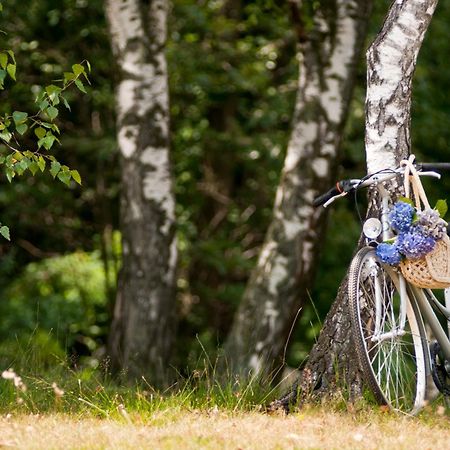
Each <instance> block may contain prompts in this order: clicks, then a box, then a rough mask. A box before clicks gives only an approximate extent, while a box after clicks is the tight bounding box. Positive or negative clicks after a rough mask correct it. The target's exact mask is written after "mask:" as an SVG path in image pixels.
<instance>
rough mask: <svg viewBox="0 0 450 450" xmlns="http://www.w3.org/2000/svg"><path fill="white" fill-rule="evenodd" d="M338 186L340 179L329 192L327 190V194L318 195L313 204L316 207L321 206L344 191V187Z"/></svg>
mask: <svg viewBox="0 0 450 450" xmlns="http://www.w3.org/2000/svg"><path fill="white" fill-rule="evenodd" d="M338 186H340V181H338V182H337V183H336V186H335V187H333V188H331V189H330V190H329V191H328V192H325V194H322V195H319V196H318V197H316V198H315V199H314V201H313V206H315V207H317V206H321V205H323V204H324V203H326V202H327V201H328V200H330V199H331V198H333V197H335V196H336V195H339V194H340V193H342V192H343V191H342V189H340V187H339V188H338Z"/></svg>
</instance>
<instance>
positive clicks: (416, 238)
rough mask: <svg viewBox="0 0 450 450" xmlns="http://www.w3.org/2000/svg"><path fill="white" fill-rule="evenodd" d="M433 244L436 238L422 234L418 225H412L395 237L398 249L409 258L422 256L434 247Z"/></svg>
mask: <svg viewBox="0 0 450 450" xmlns="http://www.w3.org/2000/svg"><path fill="white" fill-rule="evenodd" d="M435 244H436V240H435V239H433V238H432V237H431V236H426V235H424V234H422V233H421V230H420V227H412V228H411V229H410V231H408V232H406V233H401V234H400V235H399V237H398V239H397V247H398V250H399V251H400V253H402V254H403V255H405V256H406V257H407V258H409V259H419V258H423V257H424V256H425V255H426V254H427V253H430V252H431V250H433V249H434V246H435Z"/></svg>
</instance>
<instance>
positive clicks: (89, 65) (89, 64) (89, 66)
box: [86, 60, 91, 73]
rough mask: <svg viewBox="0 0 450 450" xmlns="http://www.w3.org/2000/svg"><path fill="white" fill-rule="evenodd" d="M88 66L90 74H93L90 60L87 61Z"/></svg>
mask: <svg viewBox="0 0 450 450" xmlns="http://www.w3.org/2000/svg"><path fill="white" fill-rule="evenodd" d="M86 66H87V68H88V72H89V73H91V63H90V62H89V61H88V60H86Z"/></svg>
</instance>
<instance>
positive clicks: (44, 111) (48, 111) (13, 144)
mask: <svg viewBox="0 0 450 450" xmlns="http://www.w3.org/2000/svg"><path fill="white" fill-rule="evenodd" d="M2 55H4V57H3V59H2V58H1V56H2ZM8 56H10V57H11V58H12V59H13V61H14V65H13V64H11V63H8V62H7V61H8ZM3 66H4V67H3ZM0 67H3V68H6V71H7V72H8V73H9V74H10V76H11V78H13V79H14V80H15V76H13V75H11V74H12V73H14V75H15V71H16V69H15V68H16V65H15V58H14V53H13V52H12V51H10V50H9V51H8V52H5V53H0ZM11 67H13V68H14V69H11ZM72 70H73V72H64V79H63V80H62V83H61V85H60V86H56V85H54V84H51V85H48V86H45V87H44V88H42V89H41V90H40V92H39V94H38V95H37V96H36V100H35V103H36V105H37V109H38V111H37V112H36V113H35V114H34V115H32V116H29V115H28V113H27V112H24V111H14V112H13V113H12V114H4V115H3V116H1V117H0V141H3V144H4V145H3V146H0V150H1V149H2V147H3V154H0V164H3V165H4V166H5V173H6V177H7V179H8V181H9V182H11V181H12V179H13V178H14V177H15V176H16V175H22V174H23V173H24V172H25V171H26V170H29V171H30V172H31V173H32V175H33V176H34V175H35V174H36V172H37V171H38V169H40V171H41V172H44V170H45V168H46V159H47V160H49V161H51V163H52V164H51V170H50V173H51V174H52V176H53V178H55V177H56V176H58V179H59V180H61V181H62V182H63V183H64V184H66V185H70V180H71V179H73V180H74V181H75V182H77V183H78V184H81V177H80V174H79V173H78V171H76V170H71V169H70V168H69V167H68V166H66V165H61V164H60V163H59V162H57V161H56V159H55V157H54V156H53V155H47V154H46V153H41V151H42V148H44V149H45V150H47V151H48V150H50V149H51V148H52V147H53V144H54V143H55V142H58V143H60V140H59V138H58V137H57V136H58V135H59V134H60V130H59V127H58V125H57V124H56V123H55V122H54V120H55V119H56V117H57V116H58V115H59V109H58V106H59V105H60V104H61V103H62V104H64V105H65V106H66V108H67V109H69V110H70V106H69V102H68V101H67V98H66V92H65V91H66V90H67V89H69V88H70V87H71V86H72V85H75V86H76V87H77V88H78V89H79V90H80V91H81V92H83V93H87V92H86V89H85V88H84V85H83V82H82V81H81V80H80V78H81V77H82V76H83V77H84V78H85V80H86V81H87V82H89V78H88V76H87V72H89V71H90V65H89V63H88V62H87V61H83V63H82V64H74V65H73V66H72ZM0 79H1V76H0ZM0 88H3V85H0ZM28 130H30V131H31V130H33V131H34V134H32V136H33V138H34V137H37V139H38V140H37V143H36V144H35V145H37V149H34V150H33V151H30V150H21V148H23V145H21V143H20V140H19V136H24V135H25V134H26V133H27V131H28ZM5 150H6V151H5Z"/></svg>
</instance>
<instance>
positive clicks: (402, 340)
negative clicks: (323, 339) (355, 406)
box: [349, 247, 426, 412]
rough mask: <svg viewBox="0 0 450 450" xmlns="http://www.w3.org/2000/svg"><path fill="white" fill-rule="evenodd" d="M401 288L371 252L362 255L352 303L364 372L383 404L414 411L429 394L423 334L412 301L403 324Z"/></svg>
mask: <svg viewBox="0 0 450 450" xmlns="http://www.w3.org/2000/svg"><path fill="white" fill-rule="evenodd" d="M392 276H393V277H395V276H396V275H395V274H393V275H392ZM398 286H399V281H398V279H393V278H391V275H390V274H389V273H388V272H387V271H386V270H385V269H384V268H383V267H382V265H381V264H380V263H379V262H378V261H377V258H376V256H375V251H374V250H373V249H372V248H370V247H369V248H363V249H362V250H360V251H359V252H358V254H357V255H356V256H355V258H354V260H353V261H352V264H351V266H350V273H349V303H350V312H351V318H352V330H353V337H354V342H355V346H356V350H357V355H358V359H359V362H360V365H361V369H362V371H363V375H364V378H365V379H366V381H367V382H368V384H369V386H370V387H371V389H372V391H373V392H374V394H375V397H376V399H377V400H378V401H379V402H380V403H384V404H388V405H390V406H391V407H393V408H395V409H400V410H403V411H409V412H411V411H414V410H417V409H418V408H420V407H421V406H422V403H423V399H424V395H425V380H426V377H425V359H424V358H425V357H424V355H425V353H424V348H423V339H422V336H424V335H423V334H421V332H420V331H421V329H422V328H421V325H420V324H421V321H420V317H418V318H417V317H416V314H415V311H414V309H413V308H412V305H411V304H410V303H408V302H406V303H404V305H405V306H406V308H407V310H406V321H405V322H404V323H402V319H401V317H402V315H401V308H402V307H401V304H402V302H401V298H400V294H399V292H398V291H397V287H398Z"/></svg>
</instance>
